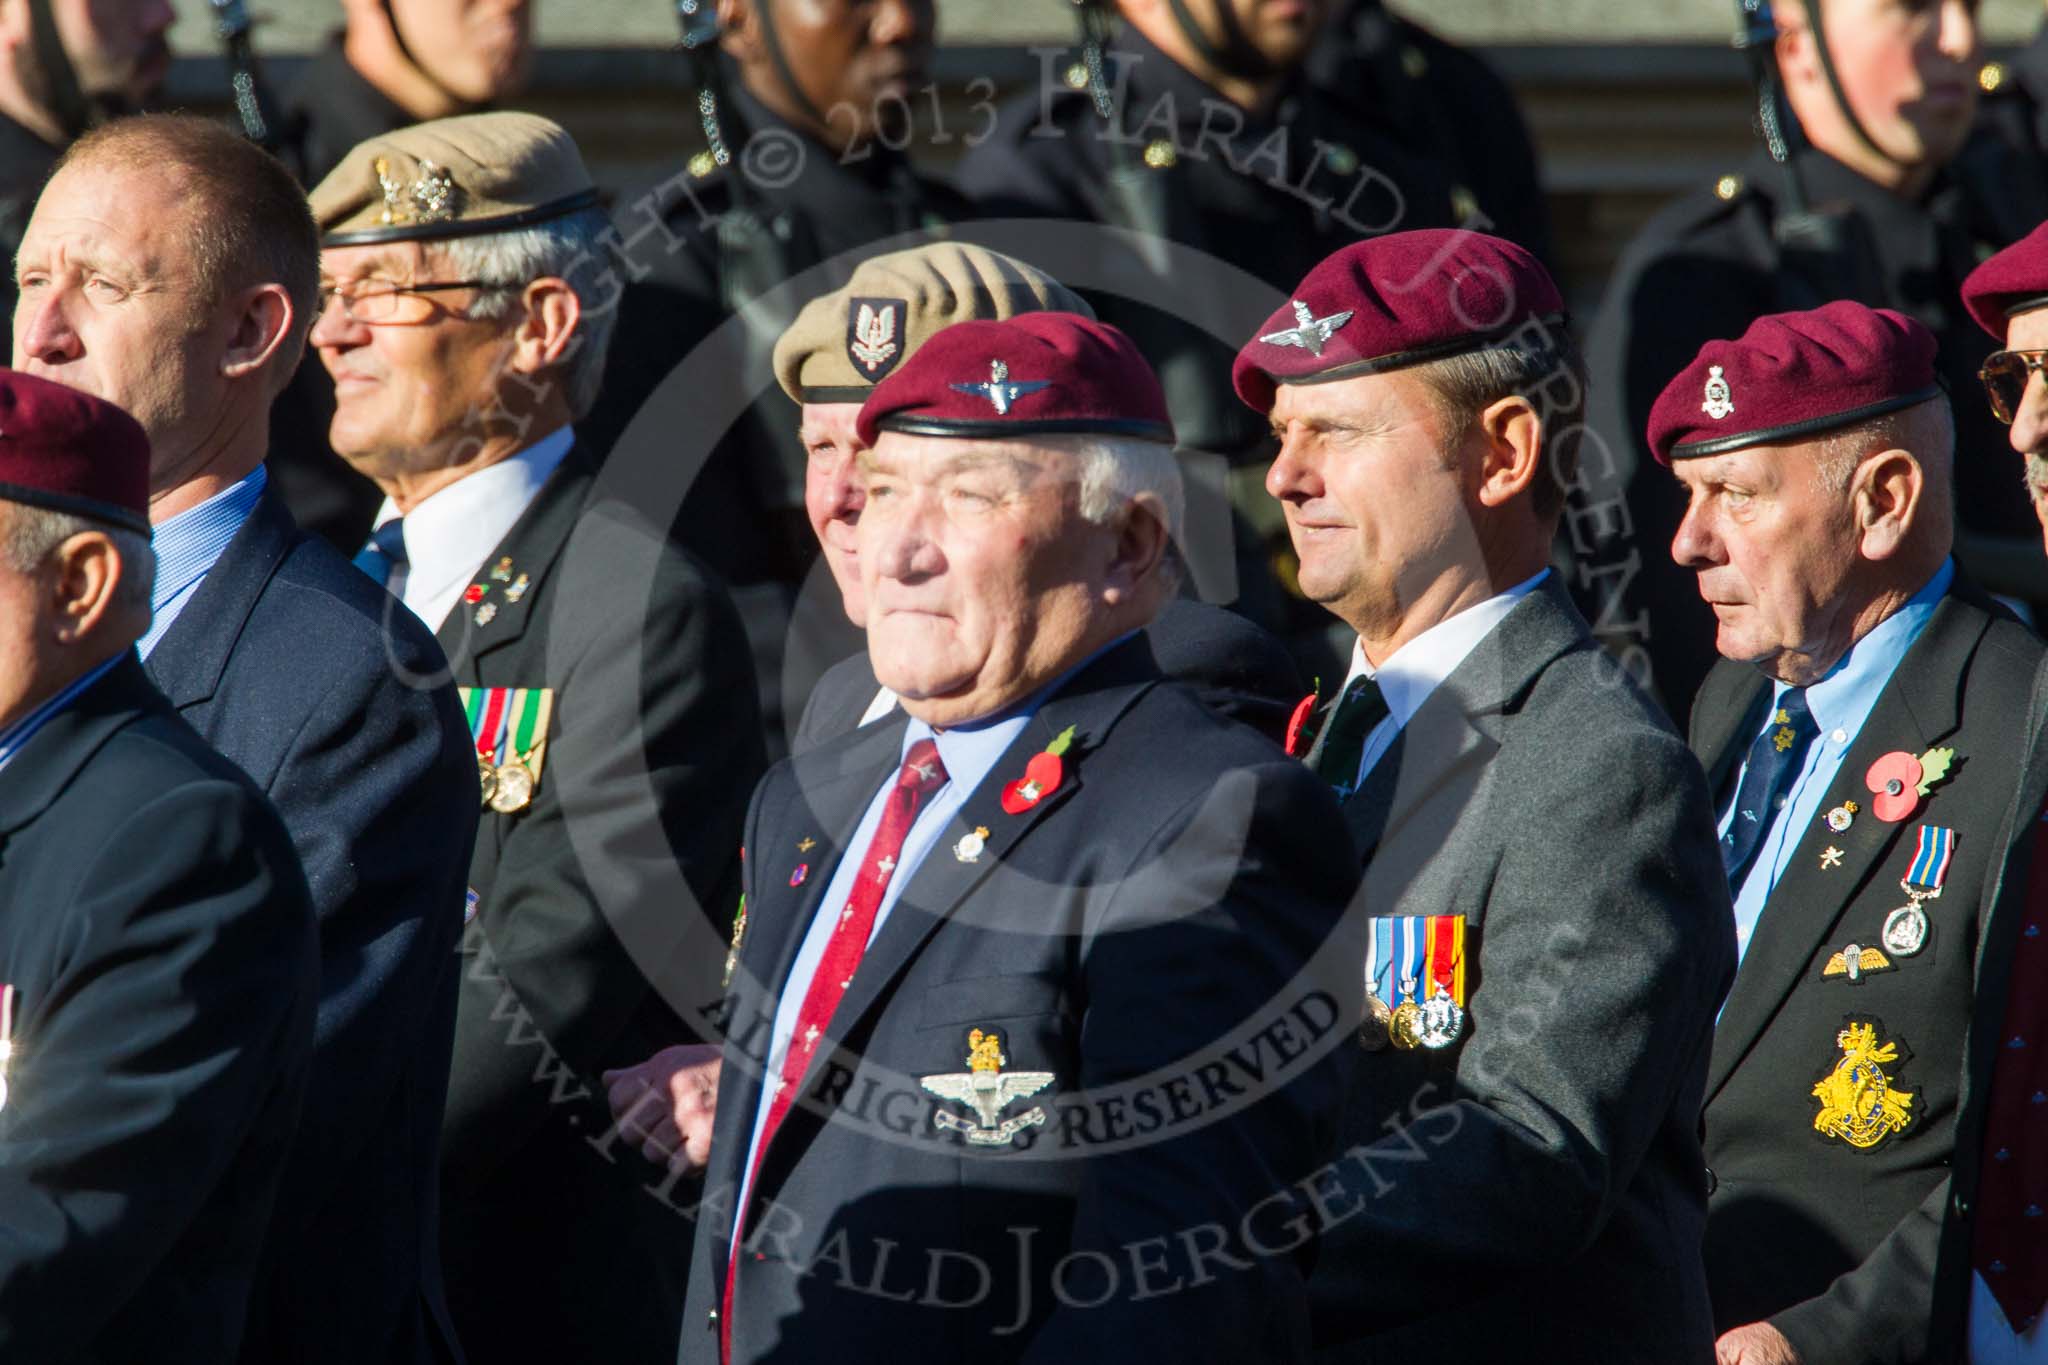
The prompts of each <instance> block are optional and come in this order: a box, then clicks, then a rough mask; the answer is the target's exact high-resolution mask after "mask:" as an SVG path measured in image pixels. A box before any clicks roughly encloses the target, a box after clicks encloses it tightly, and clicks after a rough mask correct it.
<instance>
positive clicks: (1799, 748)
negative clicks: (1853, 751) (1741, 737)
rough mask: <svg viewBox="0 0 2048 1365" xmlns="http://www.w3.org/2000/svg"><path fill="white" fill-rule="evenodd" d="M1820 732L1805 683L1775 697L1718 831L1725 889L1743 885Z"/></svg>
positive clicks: (1750, 748) (1732, 889) (1750, 747)
mask: <svg viewBox="0 0 2048 1365" xmlns="http://www.w3.org/2000/svg"><path fill="white" fill-rule="evenodd" d="M1819 733H1820V727H1819V726H1818V725H1816V724H1815V723H1814V719H1813V712H1812V711H1810V710H1808V709H1807V706H1806V689H1805V688H1803V687H1794V688H1792V689H1790V690H1789V691H1787V692H1786V693H1785V695H1784V696H1783V697H1781V698H1779V699H1778V706H1777V709H1776V710H1775V711H1774V712H1772V714H1771V723H1770V724H1769V725H1766V726H1765V727H1764V729H1763V733H1762V734H1760V735H1758V736H1757V737H1756V740H1755V742H1753V743H1752V744H1751V745H1750V746H1749V765H1748V767H1746V768H1745V769H1744V770H1743V774H1742V786H1741V787H1740V788H1739V789H1738V790H1737V791H1736V793H1735V811H1734V813H1733V815H1732V816H1731V818H1730V819H1729V821H1728V832H1727V833H1726V834H1724V835H1722V836H1721V866H1722V867H1723V868H1725V869H1727V872H1728V889H1729V890H1731V891H1740V890H1741V889H1742V879H1743V877H1745V876H1746V875H1748V873H1749V869H1750V865H1751V864H1753V863H1754V862H1755V861H1756V855H1757V850H1758V849H1760V848H1762V847H1763V843H1764V831H1765V830H1767V829H1769V828H1770V827H1771V822H1772V821H1773V820H1775V819H1776V818H1777V815H1778V812H1779V811H1781V810H1783V809H1784V808H1785V800H1786V794H1787V793H1788V792H1790V791H1791V790H1792V779H1793V778H1795V777H1797V776H1798V775H1799V769H1800V766H1801V765H1802V764H1803V763H1804V762H1805V761H1806V750H1807V747H1808V746H1809V745H1811V744H1812V743H1813V739H1814V736H1816V735H1818V734H1819Z"/></svg>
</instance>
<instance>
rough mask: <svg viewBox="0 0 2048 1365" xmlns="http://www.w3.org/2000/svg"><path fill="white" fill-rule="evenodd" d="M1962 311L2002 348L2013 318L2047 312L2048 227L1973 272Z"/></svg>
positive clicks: (2042, 228)
mask: <svg viewBox="0 0 2048 1365" xmlns="http://www.w3.org/2000/svg"><path fill="white" fill-rule="evenodd" d="M1963 307H1965V308H1967V309H1969V310H1970V316H1971V317H1973V318H1975V319H1977V325H1978V326H1979V327H1982V328H1983V329H1984V330H1985V331H1987V332H1989V333H1991V335H1993V336H1995V337H1997V338H1998V340H1999V344H2000V345H2003V344H2004V342H2005V324H2006V323H2007V321H2009V320H2010V319H2011V317H2012V315H2013V314H2015V313H2026V312H2031V311H2032V310H2034V309H2036V308H2048V223H2043V224H2041V226H2039V227H2037V228H2035V229H2034V230H2033V231H2032V232H2030V233H2028V234H2027V235H2026V236H2024V237H2022V238H2020V239H2019V240H2018V241H2017V242H2014V243H2013V244H2012V245H2011V246H2009V247H2007V248H2006V249H2005V250H2003V251H2001V252H1999V253H1998V254H1997V255H1996V256H1993V257H1991V258H1990V259H1989V260H1987V261H1985V262H1984V264H1982V265H1980V266H1978V267H1977V268H1976V269H1975V270H1972V271H1971V272H1970V275H1969V278H1968V279H1966V280H1964V281H1963Z"/></svg>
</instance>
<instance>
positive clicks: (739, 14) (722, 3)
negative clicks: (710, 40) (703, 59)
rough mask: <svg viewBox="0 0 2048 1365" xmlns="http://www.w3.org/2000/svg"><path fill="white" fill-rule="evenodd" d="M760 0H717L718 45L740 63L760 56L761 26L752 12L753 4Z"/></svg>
mask: <svg viewBox="0 0 2048 1365" xmlns="http://www.w3.org/2000/svg"><path fill="white" fill-rule="evenodd" d="M760 2H761V0H718V45H719V46H720V47H722V48H724V49H725V51H726V53H727V54H728V55H729V56H731V57H732V59H733V60H734V61H736V62H739V63H741V64H742V65H751V64H752V63H753V62H755V61H756V60H758V59H759V57H760V56H761V26H760V21H759V19H758V18H756V16H755V14H754V5H755V4H756V3H760Z"/></svg>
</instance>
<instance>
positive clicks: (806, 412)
mask: <svg viewBox="0 0 2048 1365" xmlns="http://www.w3.org/2000/svg"><path fill="white" fill-rule="evenodd" d="M860 408H861V405H860V404H858V403H805V404H802V405H801V406H800V409H799V411H800V413H801V416H800V417H799V418H798V425H797V430H798V431H799V432H800V433H801V434H802V436H803V439H804V442H805V444H807V445H811V444H816V443H818V442H820V441H830V442H832V443H833V444H834V445H843V446H848V447H850V448H852V449H854V450H859V449H861V444H860V437H859V436H858V435H856V434H855V431H854V428H855V426H856V425H857V423H858V419H859V417H860Z"/></svg>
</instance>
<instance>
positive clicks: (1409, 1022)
mask: <svg viewBox="0 0 2048 1365" xmlns="http://www.w3.org/2000/svg"><path fill="white" fill-rule="evenodd" d="M1387 1036H1388V1037H1389V1038H1391V1039H1392V1040H1393V1043H1394V1046H1395V1047H1397V1048H1400V1049H1401V1050H1402V1051H1403V1052H1413V1051H1414V1050H1415V1049H1416V1048H1419V1047H1421V1046H1422V1006H1420V1005H1418V1004H1416V1003H1415V997H1413V996H1410V997H1409V998H1408V999H1406V1000H1403V1001H1402V1002H1401V1003H1400V1004H1398V1005H1396V1006H1394V1011H1393V1013H1392V1015H1390V1016H1389V1017H1388V1020H1387Z"/></svg>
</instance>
